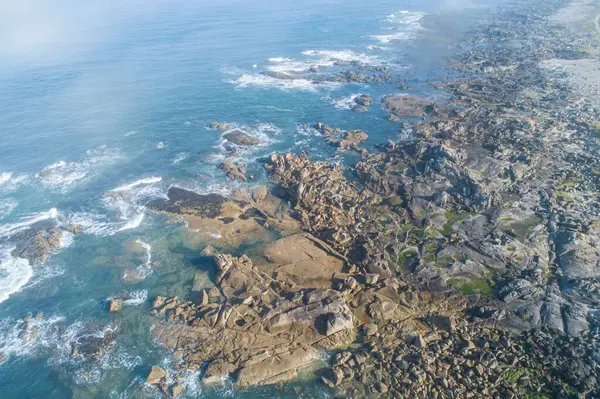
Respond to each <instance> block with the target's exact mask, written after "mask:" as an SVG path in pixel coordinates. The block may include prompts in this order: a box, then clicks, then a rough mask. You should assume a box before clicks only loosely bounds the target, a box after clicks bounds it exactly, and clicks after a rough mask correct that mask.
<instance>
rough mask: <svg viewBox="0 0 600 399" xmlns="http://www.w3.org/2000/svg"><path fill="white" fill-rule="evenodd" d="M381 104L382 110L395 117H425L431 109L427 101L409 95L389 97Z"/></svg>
mask: <svg viewBox="0 0 600 399" xmlns="http://www.w3.org/2000/svg"><path fill="white" fill-rule="evenodd" d="M382 102H383V109H384V110H385V111H386V112H388V113H390V114H393V115H396V116H425V114H426V113H428V111H429V110H430V109H431V107H432V104H431V103H430V102H428V101H427V100H425V99H422V98H420V97H415V96H410V95H400V96H398V95H389V96H385V97H384V98H383V100H382Z"/></svg>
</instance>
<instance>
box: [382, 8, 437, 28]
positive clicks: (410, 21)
mask: <svg viewBox="0 0 600 399" xmlns="http://www.w3.org/2000/svg"><path fill="white" fill-rule="evenodd" d="M425 15H427V13H424V12H418V11H408V10H400V11H397V12H395V13H392V14H390V15H388V16H387V18H386V19H385V20H386V22H389V23H390V24H394V25H400V24H404V25H416V24H418V25H419V26H420V23H421V19H423V17H424V16H425Z"/></svg>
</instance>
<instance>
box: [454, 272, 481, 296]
mask: <svg viewBox="0 0 600 399" xmlns="http://www.w3.org/2000/svg"><path fill="white" fill-rule="evenodd" d="M446 283H447V284H448V285H449V286H451V287H454V288H455V289H456V290H457V291H459V292H461V293H463V294H465V295H475V294H481V295H485V296H491V295H492V286H491V285H490V282H489V281H488V280H485V279H482V278H478V277H468V278H460V279H455V278H451V279H448V280H447V281H446Z"/></svg>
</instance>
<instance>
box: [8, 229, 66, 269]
mask: <svg viewBox="0 0 600 399" xmlns="http://www.w3.org/2000/svg"><path fill="white" fill-rule="evenodd" d="M62 236H63V231H62V230H61V228H60V227H58V226H54V227H50V228H39V229H38V228H36V227H33V228H31V229H29V230H27V231H25V232H24V233H21V234H20V235H18V236H16V237H13V238H12V239H13V240H15V241H17V244H16V248H15V250H14V251H13V256H15V257H18V258H23V259H27V260H28V261H29V262H30V263H31V264H38V263H42V262H45V261H47V260H48V258H49V257H50V255H51V254H52V253H53V252H55V251H56V250H58V249H59V248H60V245H61V238H62Z"/></svg>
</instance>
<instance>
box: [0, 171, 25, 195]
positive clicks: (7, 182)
mask: <svg viewBox="0 0 600 399" xmlns="http://www.w3.org/2000/svg"><path fill="white" fill-rule="evenodd" d="M2 175H4V176H2V177H0V180H2V181H1V182H0V191H2V192H11V191H14V190H16V189H17V188H19V187H20V186H21V185H22V184H24V183H26V182H27V181H28V180H29V179H30V177H31V176H30V175H29V174H27V173H24V174H20V175H16V176H15V175H14V174H13V173H11V172H4V173H3V174H2Z"/></svg>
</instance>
